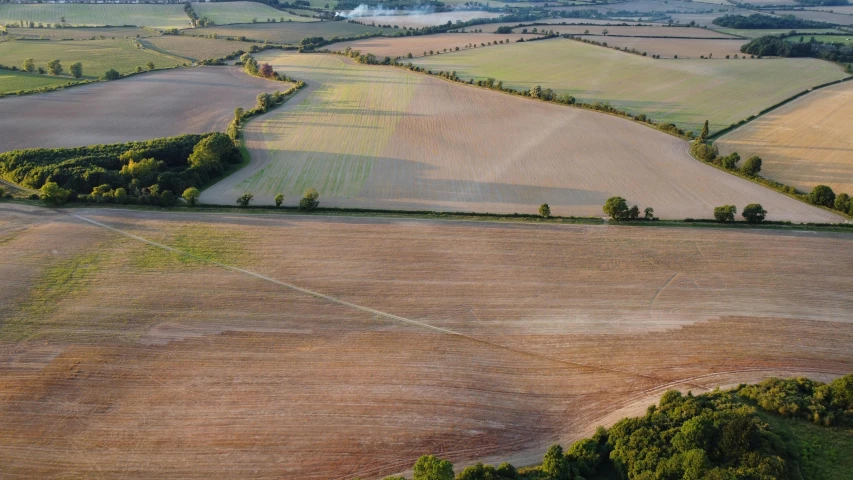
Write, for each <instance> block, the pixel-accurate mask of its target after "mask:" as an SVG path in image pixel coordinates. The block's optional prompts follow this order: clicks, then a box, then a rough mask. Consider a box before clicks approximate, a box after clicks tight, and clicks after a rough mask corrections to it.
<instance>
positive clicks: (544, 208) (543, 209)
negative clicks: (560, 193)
mask: <svg viewBox="0 0 853 480" xmlns="http://www.w3.org/2000/svg"><path fill="white" fill-rule="evenodd" d="M539 215H541V216H543V217H545V218H548V217H550V216H551V207H549V206H548V204H547V203H543V204H542V205H539Z"/></svg>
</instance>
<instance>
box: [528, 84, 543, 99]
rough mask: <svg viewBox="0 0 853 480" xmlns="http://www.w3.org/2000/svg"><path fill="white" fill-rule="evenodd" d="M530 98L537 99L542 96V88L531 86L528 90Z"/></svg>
mask: <svg viewBox="0 0 853 480" xmlns="http://www.w3.org/2000/svg"><path fill="white" fill-rule="evenodd" d="M530 96H531V97H533V98H539V97H541V96H542V87H540V86H539V85H533V88H531V89H530Z"/></svg>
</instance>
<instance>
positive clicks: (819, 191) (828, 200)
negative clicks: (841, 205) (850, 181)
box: [809, 185, 835, 208]
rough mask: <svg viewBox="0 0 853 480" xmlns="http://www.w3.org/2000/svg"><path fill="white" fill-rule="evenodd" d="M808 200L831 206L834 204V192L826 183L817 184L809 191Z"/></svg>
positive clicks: (814, 203) (815, 203)
mask: <svg viewBox="0 0 853 480" xmlns="http://www.w3.org/2000/svg"><path fill="white" fill-rule="evenodd" d="M809 202H811V203H812V204H813V205H822V206H824V207H830V208H831V207H833V206H834V205H835V192H833V191H832V189H831V188H829V187H827V186H826V185H818V186H816V187H814V188H813V189H812V191H811V193H809Z"/></svg>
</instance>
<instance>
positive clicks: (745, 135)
mask: <svg viewBox="0 0 853 480" xmlns="http://www.w3.org/2000/svg"><path fill="white" fill-rule="evenodd" d="M851 112H853V83H851V82H844V83H841V84H838V85H833V86H831V87H826V88H822V89H820V90H817V91H814V92H812V93H809V94H808V95H806V96H804V97H800V98H798V99H797V100H794V101H793V102H791V103H789V104H787V105H784V106H782V107H780V108H778V109H776V110H773V111H772V112H770V113H767V114H765V115H763V116H761V117H759V118H758V119H756V120H754V121H752V122H750V123H748V124H747V125H745V126H743V127H741V128H738V129H737V130H734V131H732V132H730V133H727V134H726V135H724V136H722V137H721V138H720V139H719V140H717V141H716V142H715V143H716V144H717V145H719V147H720V150H721V151H723V152H731V151H738V152H740V154H741V155H742V156H743V155H744V154H747V155H759V156H760V157H761V158H762V160H763V161H764V162H763V165H762V171H761V174H762V175H764V176H765V177H768V178H772V179H774V180H777V181H779V182H782V183H785V184H787V185H791V186H794V187H796V188H798V189H800V190H803V191H809V190H811V189H812V188H813V187H814V186H815V185H821V184H823V185H829V186H830V187H831V188H832V189H833V190H835V192H836V193H841V192H846V193H853V145H851V143H850V124H851V123H850V122H851V120H853V118H851Z"/></svg>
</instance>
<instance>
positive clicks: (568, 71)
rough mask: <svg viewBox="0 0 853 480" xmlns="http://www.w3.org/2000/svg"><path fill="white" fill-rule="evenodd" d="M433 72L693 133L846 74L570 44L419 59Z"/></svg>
mask: <svg viewBox="0 0 853 480" xmlns="http://www.w3.org/2000/svg"><path fill="white" fill-rule="evenodd" d="M416 63H417V64H418V65H420V66H422V67H424V68H428V69H431V70H433V71H439V70H443V71H446V72H449V71H454V70H455V71H456V73H457V75H459V76H460V77H462V78H469V77H470V78H475V79H483V78H486V77H492V78H495V79H497V80H501V81H503V82H504V85H506V86H511V87H515V88H518V89H525V90H526V89H529V88H531V87H532V86H533V85H541V86H542V88H543V89H545V88H551V89H553V90H555V91H557V92H566V93H570V94H572V95H574V96H575V97H577V98H578V100H580V101H583V102H590V103H592V102H596V101H599V102H609V103H611V104H612V105H613V106H616V107H619V108H622V109H625V110H627V111H629V112H631V113H633V114H639V113H644V114H646V115H648V116H649V117H651V118H652V119H653V120H655V121H657V122H671V123H674V124H676V125H678V126H679V127H681V128H684V129H685V130H693V131H694V132H698V131H699V129H700V128H701V127H702V123H703V122H704V121H705V120H706V119H707V120H708V121H709V122H710V124H711V130H712V131H716V130H720V129H722V128H725V127H728V126H729V125H730V124H732V123H736V122H738V121H740V120H742V119H744V118H747V117H749V116H750V115H754V114H756V113H758V112H759V111H761V110H762V109H763V108H766V107H769V106H771V105H773V104H775V103H777V102H780V101H782V100H784V99H786V98H789V97H791V96H793V95H794V94H796V93H799V92H801V91H803V90H806V89H808V88H809V87H812V86H815V85H819V84H823V83H827V82H831V81H834V80H839V79H842V78H845V77H846V76H847V75H846V74H845V73H844V72H843V71H842V70H841V68H839V67H838V66H836V65H833V64H832V63H829V62H824V61H820V60H814V59H808V58H786V59H776V60H771V59H764V60H729V61H719V62H718V61H713V62H712V61H704V60H686V61H677V62H676V61H666V62H662V61H656V60H653V59H651V58H647V57H641V56H638V55H633V54H629V53H623V52H618V51H615V50H612V49H603V48H602V47H597V46H593V45H588V44H584V43H581V42H577V41H573V40H563V39H554V40H544V41H540V42H529V43H521V44H513V45H509V46H507V47H504V48H493V49H489V48H484V49H477V50H467V51H464V52H455V53H453V54H450V55H439V56H435V57H428V58H421V59H418V60H417V62H416Z"/></svg>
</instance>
